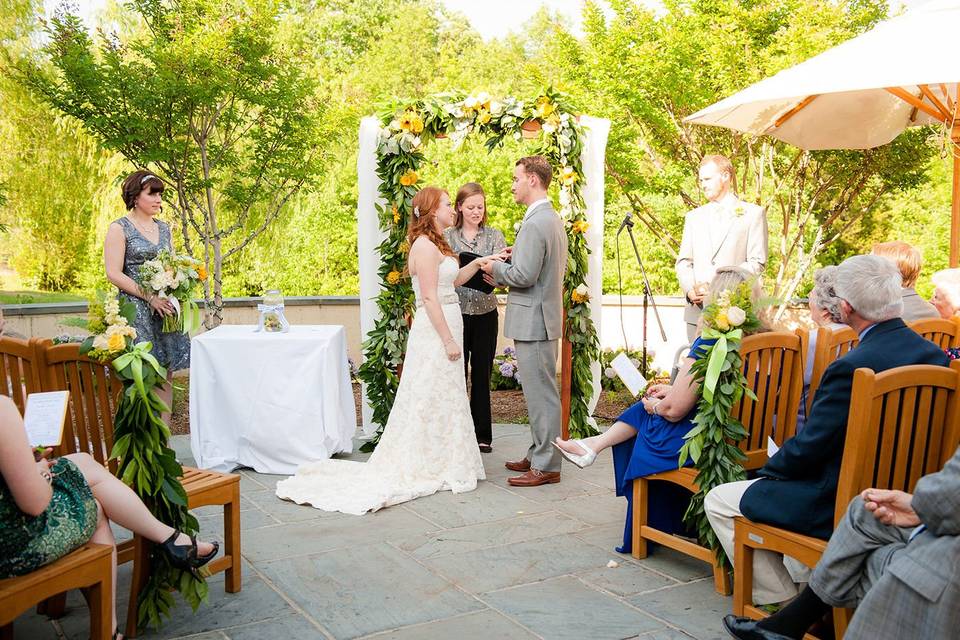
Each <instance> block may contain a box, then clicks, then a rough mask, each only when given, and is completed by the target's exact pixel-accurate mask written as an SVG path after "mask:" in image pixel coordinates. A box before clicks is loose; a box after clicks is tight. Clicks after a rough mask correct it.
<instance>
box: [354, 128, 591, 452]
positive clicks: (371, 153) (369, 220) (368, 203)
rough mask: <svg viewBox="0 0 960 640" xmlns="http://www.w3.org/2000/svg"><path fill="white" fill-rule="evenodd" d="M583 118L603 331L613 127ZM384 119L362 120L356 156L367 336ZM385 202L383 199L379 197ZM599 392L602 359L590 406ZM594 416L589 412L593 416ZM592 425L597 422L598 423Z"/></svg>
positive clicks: (379, 237) (378, 237)
mask: <svg viewBox="0 0 960 640" xmlns="http://www.w3.org/2000/svg"><path fill="white" fill-rule="evenodd" d="M580 124H581V125H582V126H583V128H584V143H583V152H582V154H581V161H582V163H583V175H584V185H583V199H584V202H585V205H586V217H587V222H588V224H589V227H588V229H587V232H586V235H587V245H588V246H589V248H590V258H589V268H588V271H587V286H588V288H589V290H590V291H594V292H597V294H596V295H594V296H592V298H591V300H590V313H591V315H592V317H593V322H594V325H595V326H596V327H597V332H598V334H599V331H600V327H601V323H600V310H601V306H602V296H601V295H600V294H599V292H601V291H602V290H603V286H602V285H603V273H602V269H603V191H604V156H605V153H606V147H607V136H608V135H609V133H610V121H609V120H606V119H603V118H592V117H590V116H581V117H580ZM380 129H381V125H380V121H379V120H378V119H377V118H375V117H373V116H368V117H366V118H364V119H363V120H361V122H360V145H359V154H358V157H357V188H358V191H359V193H358V197H357V252H358V257H359V260H358V263H359V269H360V330H361V333H362V334H363V338H364V340H366V338H367V334H368V333H369V332H370V330H371V329H373V327H374V323H375V322H376V319H377V314H378V309H377V295H378V293H379V292H380V282H379V278H378V276H377V270H378V269H379V268H380V255H379V253H378V251H377V247H378V246H379V245H380V243H381V242H383V240H384V239H385V238H386V233H385V232H384V231H382V230H381V229H380V224H379V219H378V216H377V208H376V205H377V202H378V199H379V197H380V196H379V193H380V191H379V188H380V178H378V177H377V173H376V168H377V136H378V135H379V133H380ZM381 203H382V201H381ZM599 397H600V365H599V363H594V364H593V398H591V401H590V403H589V408H590V412H591V413H592V412H593V410H594V409H595V408H596V405H597V400H598V399H599ZM371 417H372V410H371V409H370V406H369V404H368V402H367V393H366V389H364V393H363V430H364V432H365V433H368V434H369V433H373V432H374V431H375V430H376V429H377V427H378V425H375V424H373V421H372V419H371ZM592 420H593V419H592V418H591V421H592ZM594 426H596V425H595V424H594Z"/></svg>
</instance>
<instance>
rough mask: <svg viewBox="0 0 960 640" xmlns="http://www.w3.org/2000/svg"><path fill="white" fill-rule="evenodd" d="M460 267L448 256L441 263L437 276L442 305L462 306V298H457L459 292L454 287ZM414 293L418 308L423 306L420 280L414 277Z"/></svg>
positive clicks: (438, 295) (438, 294) (439, 297)
mask: <svg viewBox="0 0 960 640" xmlns="http://www.w3.org/2000/svg"><path fill="white" fill-rule="evenodd" d="M459 271H460V266H459V265H458V263H457V260H456V259H455V258H452V257H450V256H446V257H444V258H443V260H441V261H440V268H439V273H438V276H437V297H438V299H439V301H440V304H460V298H459V296H457V290H456V289H455V288H454V286H453V281H454V280H456V278H457V273H458V272H459ZM411 280H413V293H414V294H416V296H417V306H418V307H422V306H423V296H422V295H421V294H420V278H419V277H417V276H413V277H412V278H411Z"/></svg>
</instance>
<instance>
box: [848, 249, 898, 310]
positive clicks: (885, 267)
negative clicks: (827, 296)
mask: <svg viewBox="0 0 960 640" xmlns="http://www.w3.org/2000/svg"><path fill="white" fill-rule="evenodd" d="M835 276H836V277H835V280H834V291H836V293H837V297H839V298H843V299H844V300H846V301H847V302H848V303H850V306H851V307H853V309H854V311H856V312H857V313H858V314H860V317H862V318H863V319H864V320H869V321H870V322H883V321H884V320H889V319H891V318H899V317H900V316H901V315H902V314H903V298H902V294H901V282H902V281H903V280H902V278H901V276H900V270H899V269H897V265H896V264H894V263H893V262H892V261H890V260H888V259H887V258H883V257H880V256H853V257H851V258H847V259H846V260H844V261H843V262H841V263H840V265H839V266H838V267H837V271H836V274H835Z"/></svg>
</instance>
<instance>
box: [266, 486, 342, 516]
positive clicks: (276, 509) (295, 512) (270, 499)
mask: <svg viewBox="0 0 960 640" xmlns="http://www.w3.org/2000/svg"><path fill="white" fill-rule="evenodd" d="M249 499H250V502H251V504H253V505H254V506H255V507H256V508H257V509H259V510H261V511H263V512H264V513H268V514H270V515H271V516H273V517H274V518H276V519H277V520H279V521H280V522H302V521H304V520H314V519H316V518H340V517H348V518H356V517H357V516H349V515H346V514H343V513H339V512H336V511H321V510H320V509H315V508H313V507H311V506H310V505H306V504H297V503H296V502H291V501H289V500H281V499H280V498H278V497H277V494H276V492H275V491H274V490H272V489H268V490H265V491H256V492H254V493H251V494H249Z"/></svg>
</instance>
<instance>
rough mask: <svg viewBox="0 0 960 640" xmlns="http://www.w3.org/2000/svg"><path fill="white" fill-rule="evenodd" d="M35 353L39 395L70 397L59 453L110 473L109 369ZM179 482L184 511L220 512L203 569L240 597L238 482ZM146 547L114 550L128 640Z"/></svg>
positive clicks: (71, 352)
mask: <svg viewBox="0 0 960 640" xmlns="http://www.w3.org/2000/svg"><path fill="white" fill-rule="evenodd" d="M37 347H38V353H39V356H38V357H39V358H42V364H43V368H44V372H45V376H44V377H43V386H44V389H45V390H48V391H69V392H70V410H69V412H68V415H67V424H66V426H65V428H64V446H63V451H62V452H61V453H74V452H81V451H83V452H86V453H89V454H90V455H91V456H93V457H94V458H95V459H96V460H97V461H98V462H100V463H101V464H104V465H107V466H111V465H112V467H111V470H112V471H114V472H115V471H116V464H115V463H114V462H110V461H109V454H110V450H111V448H112V447H113V416H114V413H115V411H116V406H117V401H118V398H119V396H120V393H122V391H123V384H122V383H121V381H120V380H119V379H118V378H117V377H116V375H115V373H114V371H113V368H112V367H109V366H105V365H103V364H101V363H99V362H96V361H94V360H91V359H89V358H87V357H85V356H81V355H80V348H79V346H78V345H76V344H62V345H52V344H51V343H50V342H49V341H41V342H38V343H37ZM180 481H181V483H182V484H183V488H184V490H185V491H186V492H187V506H188V508H190V509H196V508H198V507H203V506H210V505H222V506H223V531H224V541H223V542H224V544H223V550H222V551H223V552H222V555H221V556H220V557H218V558H216V559H215V560H213V561H212V562H210V564H208V565H207V567H208V568H209V570H210V571H211V573H217V572H219V571H225V572H226V579H225V581H224V588H225V590H226V591H227V593H236V592H238V591H240V589H241V586H242V576H241V564H242V562H241V558H240V476H239V475H238V474H234V473H218V472H216V471H206V470H204V469H195V468H192V467H184V468H183V476H182V477H181V479H180ZM151 547H152V544H151V543H150V542H149V541H147V540H144V539H143V538H142V537H140V536H136V535H135V536H134V537H133V539H132V540H127V541H124V542H121V543H120V544H118V545H117V560H118V562H119V563H120V564H122V563H124V562H129V561H131V560H132V561H133V581H132V583H131V586H130V602H129V605H128V609H127V623H126V631H125V635H126V637H129V638H132V637H135V636H136V633H137V629H136V626H137V615H138V606H137V596H138V595H139V593H140V591H141V590H142V589H143V587H144V585H146V582H147V579H148V578H149V570H150V562H149V560H150V551H151Z"/></svg>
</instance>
